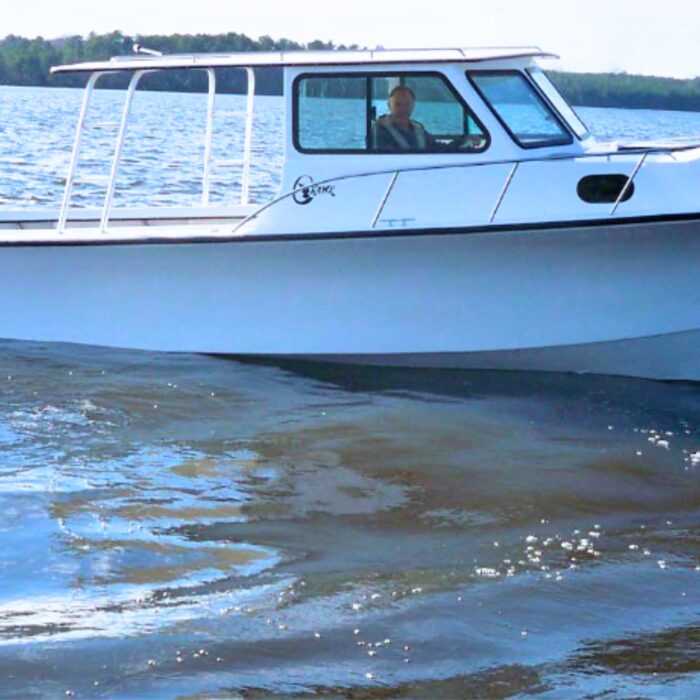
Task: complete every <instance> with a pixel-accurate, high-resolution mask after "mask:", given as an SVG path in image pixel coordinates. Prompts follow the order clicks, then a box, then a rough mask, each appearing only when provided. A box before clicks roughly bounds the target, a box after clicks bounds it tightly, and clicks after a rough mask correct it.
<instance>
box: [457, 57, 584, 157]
mask: <svg viewBox="0 0 700 700" xmlns="http://www.w3.org/2000/svg"><path fill="white" fill-rule="evenodd" d="M468 76H469V79H470V80H471V81H472V83H473V85H474V86H475V87H476V89H477V91H478V92H479V94H480V95H481V97H483V99H484V101H485V102H486V103H487V104H488V106H489V107H490V108H491V110H492V111H493V113H494V114H495V115H496V117H498V119H499V120H500V122H501V124H503V126H504V127H505V128H506V130H507V131H508V133H509V134H510V135H511V136H512V137H513V139H515V141H516V142H517V143H518V144H519V145H520V146H522V147H523V148H541V147H544V146H560V145H564V144H568V143H571V142H572V137H571V134H570V133H569V131H568V130H567V129H566V127H565V126H564V124H563V123H562V121H561V120H560V119H559V117H558V116H557V115H556V114H555V112H554V111H553V110H552V109H551V108H550V106H549V105H548V104H547V103H546V102H545V100H544V99H543V98H542V97H541V96H540V94H539V93H538V92H537V90H536V89H535V87H534V86H533V85H532V83H530V81H529V80H528V79H527V78H526V77H525V76H524V75H523V74H522V73H521V72H520V71H473V72H470V73H469V74H468Z"/></svg>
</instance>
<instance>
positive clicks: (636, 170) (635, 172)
mask: <svg viewBox="0 0 700 700" xmlns="http://www.w3.org/2000/svg"><path fill="white" fill-rule="evenodd" d="M648 155H649V154H648V153H644V154H643V155H642V157H641V158H640V159H639V161H638V162H637V165H636V166H635V168H634V170H633V171H632V174H631V175H630V176H629V177H628V178H627V182H626V183H625V186H624V187H623V188H622V190H621V191H620V195H619V196H618V198H617V199H616V200H615V204H614V206H613V208H612V209H611V210H610V216H614V215H615V213H616V212H617V209H618V207H619V206H620V204H622V202H624V201H625V197H626V196H627V193H628V192H629V191H630V188H631V187H632V185H633V184H634V178H635V177H637V175H638V174H639V171H640V170H641V169H642V166H643V165H644V163H646V160H647V156H648Z"/></svg>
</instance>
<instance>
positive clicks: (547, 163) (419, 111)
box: [0, 47, 694, 236]
mask: <svg viewBox="0 0 700 700" xmlns="http://www.w3.org/2000/svg"><path fill="white" fill-rule="evenodd" d="M547 58H553V56H552V55H551V54H547V53H545V52H543V51H541V50H540V49H538V48H528V47H526V48H498V49H492V48H485V49H425V50H372V51H367V50H364V51H325V52H312V51H310V52H274V53H239V54H199V55H173V56H161V55H155V52H149V53H148V54H141V53H139V54H135V55H132V56H126V57H115V58H112V59H111V60H109V61H101V62H93V63H81V64H74V65H66V66H58V67H56V68H54V69H53V72H54V73H76V72H77V73H83V74H88V75H89V78H88V81H87V85H86V88H85V94H84V99H83V103H82V108H81V110H80V114H79V115H78V125H77V130H76V135H75V142H74V145H73V150H72V155H71V158H70V163H69V165H68V173H67V176H66V184H65V190H64V193H63V198H62V204H61V207H60V210H58V211H54V212H48V211H43V212H34V211H30V212H23V213H21V214H20V213H13V215H12V216H9V215H8V213H7V212H6V213H5V214H2V215H0V228H3V229H20V230H21V229H26V228H42V229H50V230H53V231H56V232H58V233H59V234H63V233H68V232H70V231H71V230H73V231H79V230H81V229H90V230H92V231H95V230H97V231H99V232H100V233H101V234H106V233H108V232H115V231H116V230H117V229H122V230H123V229H125V228H127V227H130V228H133V227H136V228H142V227H146V226H148V227H156V226H166V227H168V228H169V233H168V235H171V236H172V235H175V234H174V232H173V230H172V229H173V227H174V226H178V225H182V226H184V227H188V231H187V235H192V231H193V229H192V228H191V227H192V226H203V227H205V228H206V227H209V232H208V233H207V235H212V233H211V231H212V230H214V229H212V228H211V227H212V226H215V227H216V229H215V233H216V235H232V234H235V235H246V234H247V235H265V234H272V233H279V232H280V231H284V232H285V233H292V234H297V233H299V234H304V233H315V232H322V231H328V230H329V229H330V230H347V231H356V230H363V231H364V230H368V229H372V230H384V229H396V228H433V227H450V226H474V225H482V226H489V225H495V224H498V223H502V222H510V221H524V222H528V221H541V220H552V219H554V220H562V219H576V218H595V217H600V216H603V215H604V216H612V215H615V214H617V213H618V212H619V211H620V210H624V209H625V208H630V206H635V205H636V202H634V203H633V204H632V205H630V204H628V203H629V202H630V200H633V199H634V195H635V187H636V186H637V185H638V183H637V180H636V179H637V178H638V176H639V175H640V172H641V171H642V170H643V169H644V166H645V165H647V159H648V158H649V157H650V156H652V155H653V156H654V158H655V159H656V160H657V161H658V162H659V163H662V162H669V161H668V158H669V156H668V149H667V148H663V147H662V148H661V149H657V150H656V151H654V152H653V153H652V152H651V151H650V149H649V148H648V147H641V148H638V149H621V148H619V147H618V146H617V145H614V144H600V143H598V142H596V140H595V139H594V138H593V137H592V136H591V134H590V133H589V131H588V129H587V127H586V126H585V124H584V123H583V122H582V121H581V119H580V118H579V117H578V115H577V114H576V112H575V111H574V109H573V108H572V107H571V106H569V104H568V103H567V102H566V100H565V99H564V98H563V97H562V95H561V94H560V93H559V92H558V91H557V89H556V87H555V86H554V85H553V83H552V82H551V81H550V79H549V78H548V76H547V75H546V74H545V73H544V72H543V70H542V69H541V67H540V65H539V63H540V61H541V60H542V59H547ZM270 67H277V68H282V69H283V75H284V78H283V85H284V98H283V99H284V119H283V128H282V132H281V134H280V138H281V139H282V140H283V158H282V161H281V172H279V173H278V176H277V190H278V193H277V195H276V196H270V197H268V198H267V201H264V200H262V201H261V199H260V198H257V199H256V200H255V201H253V198H252V197H251V178H252V177H253V175H254V173H255V169H256V168H257V167H260V166H261V165H263V166H267V164H266V163H262V164H261V163H259V162H256V154H255V152H254V148H253V141H254V133H255V129H256V124H257V119H258V118H259V116H260V111H259V110H260V109H264V106H262V107H261V105H260V104H259V102H258V101H257V100H256V84H255V78H256V71H258V70H260V69H264V68H270ZM222 69H236V70H240V71H244V72H245V74H246V76H247V97H246V102H245V114H244V117H243V118H242V119H241V120H240V124H239V126H238V129H239V132H241V133H242V147H241V149H240V153H231V154H230V157H229V158H227V159H226V160H224V161H217V160H216V159H215V158H214V155H213V154H214V144H215V142H220V141H221V140H222V139H223V140H225V139H226V138H227V135H226V134H225V133H221V131H220V129H218V128H217V126H218V114H217V75H218V72H219V71H220V70H222ZM175 70H177V71H194V72H198V73H200V74H202V73H203V74H205V75H206V80H207V86H208V87H207V90H208V95H207V108H206V120H205V123H204V124H202V125H201V134H202V137H203V150H202V163H201V202H200V205H199V206H195V207H165V208H157V209H156V208H150V207H145V208H144V207H140V208H124V207H119V208H117V207H115V204H114V197H115V192H116V191H118V189H119V188H120V180H119V176H120V168H121V166H122V159H123V153H124V144H125V140H126V139H127V136H128V130H129V120H130V115H131V110H132V104H133V101H134V96H135V94H136V92H137V90H138V88H139V86H140V85H141V83H142V79H143V78H144V76H147V75H150V74H153V73H155V72H159V71H175ZM115 73H120V74H126V75H127V76H128V87H127V89H126V91H125V93H124V100H123V104H122V105H121V115H120V116H119V121H118V124H117V126H118V129H117V133H116V138H115V140H114V145H113V148H112V151H111V153H110V154H108V155H109V157H110V158H111V163H110V169H109V175H108V177H107V178H106V182H105V185H104V197H103V200H102V206H101V208H100V209H99V211H97V210H96V209H95V208H78V207H76V206H75V203H74V201H73V189H74V184H75V182H76V179H79V176H80V163H81V147H82V142H83V138H84V133H85V125H86V120H87V117H88V114H89V112H90V107H91V100H92V97H93V94H94V92H95V88H96V87H97V86H98V84H99V83H100V81H102V80H104V78H105V76H108V75H113V74H115ZM664 159H666V160H664ZM673 161H674V162H675V161H677V158H676V156H674V157H673ZM222 167H223V168H228V169H230V170H234V169H235V170H237V172H238V173H239V176H238V177H237V178H236V180H237V188H238V190H239V194H240V196H239V202H240V203H239V204H237V205H233V206H232V205H230V204H227V205H225V206H222V205H221V204H219V203H217V202H213V201H212V198H211V196H210V194H211V182H212V177H213V175H212V173H213V170H214V169H215V168H219V169H220V168H222ZM175 175H176V174H173V177H174V176H175ZM552 188H554V189H557V188H561V193H560V194H557V193H556V192H554V191H553V190H552ZM545 192H549V195H547V196H545V195H544V193H545ZM310 205H311V206H310ZM693 206H694V203H693ZM129 233H131V235H134V236H138V235H142V233H141V234H139V233H137V232H136V231H133V232H129ZM149 235H150V234H149Z"/></svg>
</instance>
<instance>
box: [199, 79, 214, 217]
mask: <svg viewBox="0 0 700 700" xmlns="http://www.w3.org/2000/svg"><path fill="white" fill-rule="evenodd" d="M207 76H208V77H209V95H208V99H207V127H206V132H205V135H204V174H203V176H202V206H205V207H206V206H208V204H209V190H210V187H211V157H212V143H213V139H214V107H215V104H216V73H215V72H214V69H213V68H207Z"/></svg>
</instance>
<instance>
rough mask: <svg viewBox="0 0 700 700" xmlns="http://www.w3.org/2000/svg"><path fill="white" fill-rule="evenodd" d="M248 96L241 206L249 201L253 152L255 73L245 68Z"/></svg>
mask: <svg viewBox="0 0 700 700" xmlns="http://www.w3.org/2000/svg"><path fill="white" fill-rule="evenodd" d="M245 70H246V76H247V78H248V94H247V97H246V114H245V141H244V142H243V174H242V177H241V204H248V203H249V201H250V197H249V192H250V159H251V154H252V150H253V114H254V109H255V71H254V70H253V69H252V68H246V69H245Z"/></svg>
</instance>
